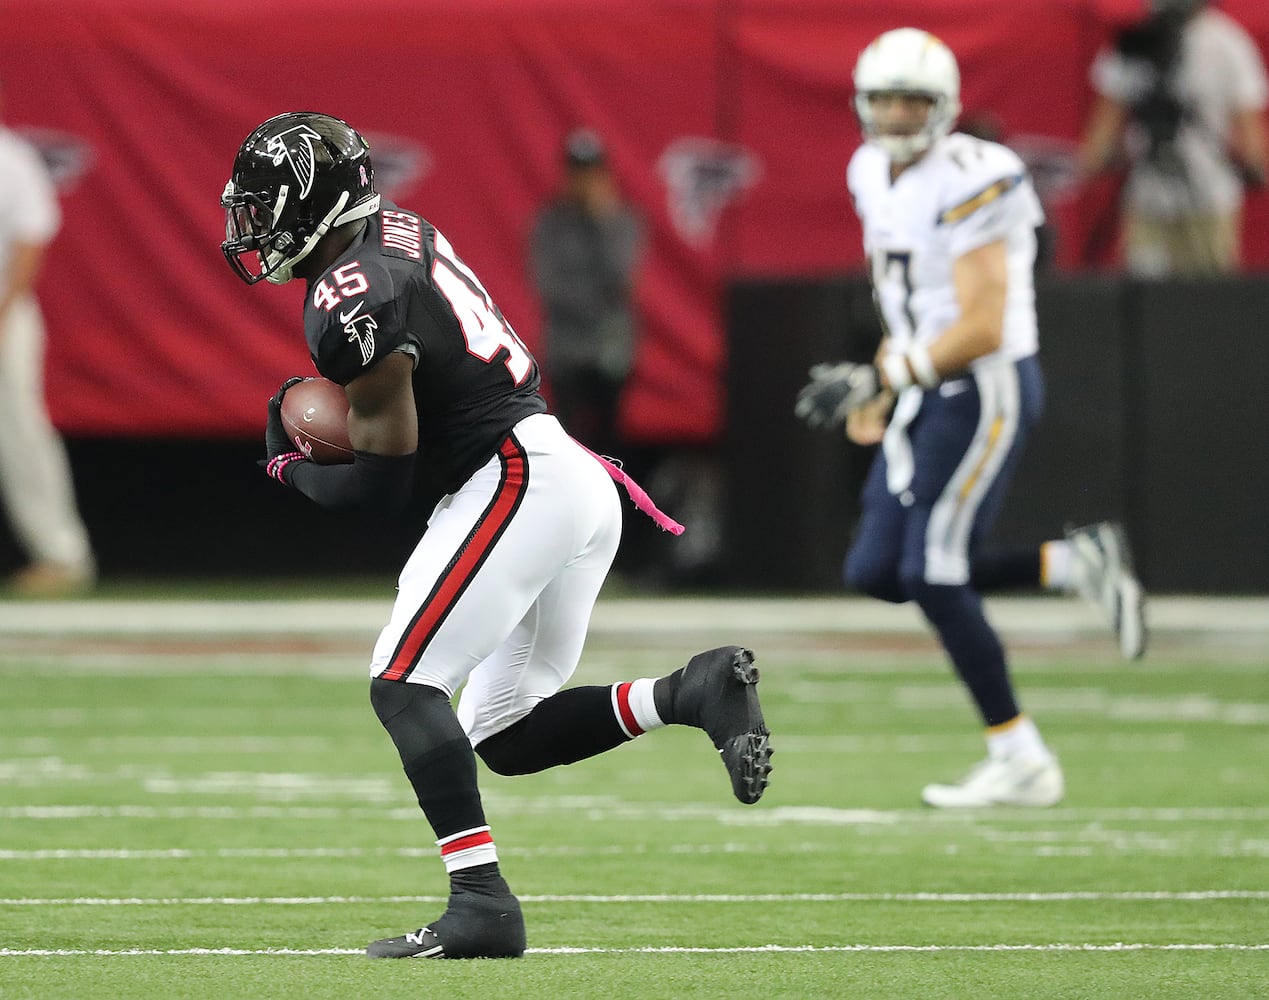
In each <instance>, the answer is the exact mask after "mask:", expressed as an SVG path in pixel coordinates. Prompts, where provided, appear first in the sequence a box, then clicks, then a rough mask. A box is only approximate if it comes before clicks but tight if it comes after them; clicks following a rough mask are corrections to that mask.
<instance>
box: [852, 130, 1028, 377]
mask: <svg viewBox="0 0 1269 1000" xmlns="http://www.w3.org/2000/svg"><path fill="white" fill-rule="evenodd" d="M846 180H847V185H848V187H849V188H850V193H851V197H852V198H853V199H854V203H855V211H856V212H857V213H858V215H859V219H860V222H861V223H862V224H863V230H864V249H865V251H866V252H867V254H868V261H869V268H870V272H871V277H872V281H873V286H874V288H875V289H876V294H877V302H878V307H879V308H880V310H881V314H882V317H883V318H884V320H885V323H886V326H887V334H888V335H889V336H890V337H891V338H892V339H893V341H894V346H895V347H896V348H898V349H902V348H903V347H904V345H906V344H909V343H912V342H919V343H925V344H928V343H930V342H931V341H933V340H934V339H935V338H937V337H938V335H939V334H940V333H942V332H943V330H945V329H946V328H947V327H948V326H950V325H951V324H952V323H953V322H955V321H956V319H957V317H958V316H959V312H960V308H959V306H958V304H957V301H956V290H955V287H954V285H953V281H952V271H953V269H952V264H953V262H954V261H955V260H956V258H958V257H960V256H962V255H964V254H966V253H969V252H970V251H972V250H975V249H977V248H979V247H982V246H986V245H987V244H988V243H994V242H996V241H997V240H1004V241H1005V247H1006V258H1007V267H1008V281H1009V290H1008V297H1007V300H1006V303H1005V322H1004V337H1003V343H1002V346H1001V348H1000V350H999V351H998V352H996V353H995V354H993V355H988V356H987V358H980V359H979V361H978V362H976V364H983V363H985V362H986V361H987V360H988V359H989V358H992V359H994V358H998V357H1004V358H1008V359H1009V360H1017V359H1018V358H1023V357H1027V356H1029V355H1031V354H1034V353H1035V351H1036V346H1037V344H1036V341H1037V335H1036V326H1035V315H1034V309H1033V308H1032V306H1033V304H1034V300H1035V291H1034V282H1033V268H1034V265H1035V252H1036V236H1035V230H1036V227H1037V226H1039V225H1040V224H1041V223H1042V222H1043V221H1044V211H1043V209H1042V208H1041V207H1040V202H1039V199H1038V198H1037V197H1036V194H1035V190H1034V188H1033V187H1032V185H1031V181H1030V179H1029V178H1028V176H1027V173H1026V168H1025V166H1024V165H1023V163H1022V161H1021V160H1020V159H1019V158H1018V156H1017V154H1015V153H1014V152H1013V151H1012V150H1010V149H1008V148H1006V147H1005V146H1002V145H999V144H998V143H994V142H986V141H984V140H981V139H975V138H973V137H972V136H968V135H965V134H963V133H959V132H954V133H952V134H951V135H948V136H945V137H944V138H942V139H939V140H938V141H937V142H935V143H934V145H933V146H931V147H930V150H929V152H928V153H927V154H926V155H925V156H923V157H922V158H921V159H920V160H918V161H917V162H916V163H914V164H913V165H912V166H910V167H908V168H907V169H906V170H904V171H903V172H902V173H901V174H900V175H899V177H898V179H897V180H895V181H893V182H891V179H890V157H889V156H888V155H887V154H886V153H885V152H884V151H883V150H881V149H880V148H878V147H877V146H876V145H874V144H873V143H865V144H864V145H863V146H861V147H860V148H859V149H858V150H857V151H856V152H855V155H854V156H853V157H851V161H850V166H849V167H848V168H847V174H846Z"/></svg>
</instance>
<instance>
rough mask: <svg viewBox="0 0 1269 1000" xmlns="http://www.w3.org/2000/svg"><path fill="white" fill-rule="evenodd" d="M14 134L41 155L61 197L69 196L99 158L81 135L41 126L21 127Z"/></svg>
mask: <svg viewBox="0 0 1269 1000" xmlns="http://www.w3.org/2000/svg"><path fill="white" fill-rule="evenodd" d="M14 131H15V132H17V133H18V134H19V135H20V136H22V138H24V139H25V140H26V141H27V142H29V143H30V144H31V145H32V146H34V147H35V148H36V150H37V151H38V152H39V154H40V158H41V159H43V161H44V166H45V167H46V168H48V172H49V176H50V177H52V178H53V184H54V185H55V186H56V187H57V190H58V193H59V194H63V195H65V194H69V193H70V192H71V191H72V190H74V188H75V186H76V185H77V184H78V183H79V181H80V179H81V178H82V177H83V176H84V174H86V173H88V171H89V170H90V169H92V165H93V161H94V160H95V159H96V155H95V154H94V152H93V147H92V146H91V145H90V144H89V142H88V140H86V139H83V138H81V137H80V136H78V135H74V134H72V133H70V132H60V131H58V130H56V129H51V128H42V127H39V126H21V127H19V128H16V129H14Z"/></svg>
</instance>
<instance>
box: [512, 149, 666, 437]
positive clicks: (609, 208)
mask: <svg viewBox="0 0 1269 1000" xmlns="http://www.w3.org/2000/svg"><path fill="white" fill-rule="evenodd" d="M563 153H564V171H565V173H564V182H563V188H562V190H561V191H560V193H559V194H558V195H557V196H556V197H555V198H553V199H552V200H551V201H550V202H548V203H547V204H546V205H544V206H543V207H542V208H541V209H540V210H539V212H538V214H537V216H536V217H535V219H534V222H533V229H532V233H531V236H530V241H529V272H530V274H531V275H532V278H533V284H534V287H535V289H536V290H537V294H538V297H539V299H540V301H541V304H542V310H543V314H544V319H545V323H544V334H545V352H544V359H543V360H544V362H545V366H546V371H547V373H548V375H547V380H548V389H549V393H548V394H549V396H550V399H551V408H552V411H553V412H554V413H555V414H556V415H557V416H558V417H559V418H560V422H561V423H563V424H564V427H565V428H566V429H567V430H568V432H569V433H570V434H572V435H573V436H574V437H576V438H577V439H578V440H579V441H581V442H582V443H583V444H585V445H586V446H587V447H589V448H592V449H593V450H595V451H597V452H598V453H599V454H601V455H619V454H621V451H622V440H621V434H620V427H619V420H620V407H621V396H622V392H623V390H624V388H625V385H626V381H627V379H628V378H629V377H630V371H631V368H632V366H633V363H634V352H635V342H636V339H637V334H638V324H637V321H636V318H635V305H634V293H635V283H636V272H637V269H638V265H639V260H640V256H641V255H642V252H643V245H644V227H643V222H642V220H641V218H640V216H639V215H638V213H637V212H636V211H635V210H634V209H633V208H632V207H631V206H630V205H629V204H627V203H626V202H625V200H624V199H623V198H622V196H621V192H620V191H619V189H618V187H617V182H616V179H615V178H614V177H613V174H612V170H611V168H610V166H609V163H608V154H607V151H606V150H605V149H604V144H603V141H602V140H601V139H600V137H599V135H598V134H596V133H595V132H593V131H591V130H590V129H577V130H575V131H573V132H571V133H570V134H569V135H568V137H567V139H566V140H565V143H564V150H563Z"/></svg>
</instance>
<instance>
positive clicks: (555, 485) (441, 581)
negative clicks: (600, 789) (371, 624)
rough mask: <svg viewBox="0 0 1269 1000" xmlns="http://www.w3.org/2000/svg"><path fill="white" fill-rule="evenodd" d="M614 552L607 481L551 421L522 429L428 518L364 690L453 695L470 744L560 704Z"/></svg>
mask: <svg viewBox="0 0 1269 1000" xmlns="http://www.w3.org/2000/svg"><path fill="white" fill-rule="evenodd" d="M620 539H621V506H620V500H619V499H618V496H617V491H616V488H615V486H614V485H613V482H612V480H611V479H610V478H609V475H608V473H607V472H606V471H605V470H604V468H603V467H602V466H601V465H600V464H599V463H598V462H597V461H596V460H595V459H594V458H592V457H591V456H590V455H589V454H587V453H586V452H585V451H584V450H583V449H582V448H581V446H580V445H578V444H577V442H575V441H574V440H573V439H572V438H571V437H569V436H568V434H566V433H565V432H564V429H563V428H562V427H561V426H560V423H559V421H558V420H556V419H555V417H553V416H550V415H548V414H544V413H543V414H535V415H533V416H531V417H526V418H525V419H524V420H521V421H520V422H519V423H518V424H517V425H516V426H515V428H514V429H513V430H512V433H511V434H510V436H509V437H508V438H507V440H506V441H505V442H503V445H502V447H501V449H500V451H499V453H498V454H497V455H495V456H494V457H493V458H491V459H490V460H489V461H488V462H487V463H486V464H485V465H484V467H483V468H481V469H480V470H479V471H477V472H476V473H475V474H474V475H473V476H472V477H471V478H470V479H469V480H468V481H467V482H466V483H465V484H464V485H463V487H462V488H461V489H460V490H459V491H458V492H457V493H454V494H452V495H450V496H447V497H446V498H445V499H444V500H442V501H441V503H440V504H438V505H437V507H436V510H435V511H434V512H433V514H432V518H431V520H430V521H429V522H428V528H427V531H426V532H425V533H424V535H423V538H422V539H421V540H420V541H419V544H418V546H417V548H415V550H414V552H413V553H412V554H411V556H410V558H409V560H408V561H407V562H406V564H405V567H404V569H402V571H401V577H400V580H399V583H398V594H397V599H396V603H395V605H394V606H393V609H392V616H391V620H390V621H389V622H388V625H387V627H386V628H384V630H383V632H382V633H381V634H380V636H379V640H378V642H377V643H376V645H375V651H374V658H373V660H372V662H371V666H370V673H371V676H372V677H385V678H388V679H391V680H400V681H406V682H408V683H411V684H427V685H430V686H432V687H436V688H439V689H440V690H442V691H444V692H446V693H447V694H449V695H451V696H452V695H453V693H454V692H455V691H457V690H458V689H459V687H460V686H462V685H463V684H464V682H466V686H465V687H463V692H462V696H461V698H460V699H459V704H458V718H459V721H460V722H461V723H462V725H463V729H464V730H465V731H466V732H467V735H468V737H469V738H470V739H471V741H472V743H473V744H477V743H480V742H481V741H482V740H484V739H486V738H487V737H489V736H492V735H493V734H494V733H497V732H500V731H501V730H503V729H506V728H507V727H508V726H510V725H511V724H512V723H515V722H518V721H519V720H520V719H522V718H524V716H526V715H528V714H529V712H530V711H532V709H533V707H534V706H535V705H537V703H538V702H540V701H542V700H543V699H544V698H548V697H550V696H551V695H553V694H554V693H555V692H556V691H558V690H559V689H560V688H561V687H563V686H564V684H565V683H566V682H567V681H568V679H569V678H570V677H571V676H572V674H573V671H574V670H575V669H576V668H577V663H578V660H579V659H580V658H581V653H582V645H583V643H584V642H585V639H586V630H587V628H588V626H589V623H590V615H591V611H592V610H593V609H594V605H595V599H596V597H598V595H599V590H600V588H601V587H602V586H603V583H604V579H605V577H606V576H607V575H608V570H609V567H610V566H611V565H612V561H613V557H614V556H615V555H616V552H617V544H618V542H619V541H620Z"/></svg>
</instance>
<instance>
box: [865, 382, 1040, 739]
mask: <svg viewBox="0 0 1269 1000" xmlns="http://www.w3.org/2000/svg"><path fill="white" fill-rule="evenodd" d="M911 405H912V404H911V403H909V402H908V401H906V400H904V399H901V400H900V402H899V405H898V406H897V407H896V410H895V416H894V418H893V419H892V426H891V428H890V430H889V431H888V432H887V441H886V442H885V444H884V445H883V447H882V449H881V451H880V452H879V453H878V455H877V458H876V460H875V461H874V462H873V465H872V468H871V469H870V470H869V473H868V479H867V481H866V482H865V484H864V490H863V496H862V498H861V499H862V513H861V516H860V521H859V525H858V527H857V529H856V533H855V538H854V541H853V542H852V544H851V548H850V551H849V552H848V553H847V555H846V564H845V568H844V577H845V580H846V584H847V586H849V587H852V588H855V589H858V590H861V591H863V592H864V593H866V594H869V595H871V596H873V597H877V598H880V599H881V600H884V601H891V602H894V603H903V602H906V601H915V602H916V603H917V605H918V606H919V607H920V608H921V611H922V613H923V614H924V615H925V617H926V619H927V620H928V621H929V622H930V624H931V625H932V626H933V627H934V629H935V631H936V632H937V633H938V636H939V639H940V641H941V642H942V644H943V648H944V649H945V650H946V651H947V654H948V656H949V657H950V658H951V660H952V664H953V665H954V666H955V668H956V671H957V673H958V674H959V676H960V678H961V680H962V681H963V682H964V683H965V685H966V687H967V688H968V689H969V691H970V694H971V695H972V696H973V698H974V702H975V704H976V705H977V706H978V709H979V712H980V714H981V715H982V717H983V720H984V722H985V723H986V725H988V726H994V725H998V724H1000V723H1002V722H1006V721H1008V720H1009V719H1012V718H1014V717H1015V716H1016V715H1018V714H1019V708H1018V704H1017V700H1016V698H1015V697H1014V693H1013V688H1012V684H1011V683H1010V680H1009V672H1008V667H1007V665H1006V662H1005V654H1004V649H1003V647H1002V646H1001V643H1000V639H999V637H998V636H997V635H996V632H995V630H994V629H993V628H992V627H991V625H990V624H989V623H988V622H987V619H986V616H985V615H984V613H983V608H982V599H981V596H980V595H979V593H978V592H977V591H976V590H975V589H974V588H973V586H972V585H971V582H970V578H971V573H970V565H971V562H972V557H973V552H974V550H975V548H976V547H977V546H979V545H980V544H981V543H982V541H983V539H984V538H986V536H987V535H988V533H989V532H990V530H991V527H992V525H993V524H994V522H995V520H996V518H997V516H998V515H999V513H1000V510H1001V507H1002V505H1003V503H1004V498H1005V493H1006V491H1007V490H1008V486H1009V481H1010V479H1011V478H1012V476H1013V472H1014V470H1015V469H1016V468H1017V464H1018V460H1019V458H1020V457H1021V455H1022V449H1023V446H1024V445H1025V442H1026V439H1027V435H1028V432H1029V431H1030V430H1031V429H1032V428H1033V427H1034V426H1035V424H1036V423H1037V421H1038V420H1039V419H1040V415H1041V413H1042V412H1043V409H1044V380H1043V375H1042V373H1041V370H1040V364H1039V361H1038V360H1037V359H1036V358H1034V357H1030V358H1024V359H1023V360H1021V361H1018V362H1016V363H1014V364H1000V365H996V366H992V367H990V368H987V369H985V370H983V371H981V372H976V373H974V374H972V375H967V376H964V377H962V378H959V379H952V380H949V381H947V382H944V383H942V384H941V385H939V386H938V388H936V389H931V390H927V391H925V392H923V393H922V394H921V397H920V405H919V409H917V410H916V412H915V415H912V416H910V418H909V415H908V413H907V412H905V411H906V408H907V407H910V406H911Z"/></svg>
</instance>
